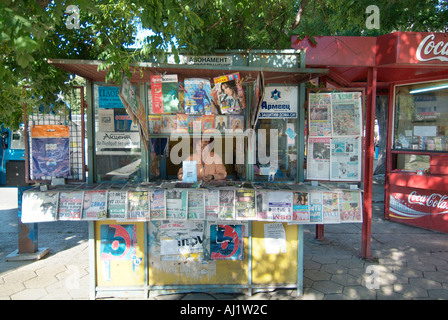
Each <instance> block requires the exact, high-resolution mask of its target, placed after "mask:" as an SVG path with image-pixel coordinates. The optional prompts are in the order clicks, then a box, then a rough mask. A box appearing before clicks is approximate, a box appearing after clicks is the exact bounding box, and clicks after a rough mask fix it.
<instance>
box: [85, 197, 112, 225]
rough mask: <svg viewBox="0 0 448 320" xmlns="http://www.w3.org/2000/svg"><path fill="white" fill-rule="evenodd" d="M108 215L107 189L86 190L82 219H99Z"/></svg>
mask: <svg viewBox="0 0 448 320" xmlns="http://www.w3.org/2000/svg"><path fill="white" fill-rule="evenodd" d="M106 217H107V191H105V190H91V191H84V198H83V203H82V219H83V220H98V219H106Z"/></svg>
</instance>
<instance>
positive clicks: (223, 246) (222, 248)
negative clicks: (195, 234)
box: [210, 224, 244, 260]
mask: <svg viewBox="0 0 448 320" xmlns="http://www.w3.org/2000/svg"><path fill="white" fill-rule="evenodd" d="M210 256H211V258H212V260H244V225H230V224H212V225H210Z"/></svg>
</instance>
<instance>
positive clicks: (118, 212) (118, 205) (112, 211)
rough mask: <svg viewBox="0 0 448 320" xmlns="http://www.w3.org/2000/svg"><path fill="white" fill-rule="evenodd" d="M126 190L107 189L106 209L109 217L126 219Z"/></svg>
mask: <svg viewBox="0 0 448 320" xmlns="http://www.w3.org/2000/svg"><path fill="white" fill-rule="evenodd" d="M126 208H127V192H126V191H120V190H109V191H108V193H107V209H108V211H109V218H110V219H116V220H123V219H126Z"/></svg>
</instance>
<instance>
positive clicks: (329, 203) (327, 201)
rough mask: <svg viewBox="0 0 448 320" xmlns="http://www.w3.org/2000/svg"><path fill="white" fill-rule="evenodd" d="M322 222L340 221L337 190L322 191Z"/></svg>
mask: <svg viewBox="0 0 448 320" xmlns="http://www.w3.org/2000/svg"><path fill="white" fill-rule="evenodd" d="M322 220H323V223H325V224H326V223H340V222H341V214H340V212H339V194H338V193H337V192H322Z"/></svg>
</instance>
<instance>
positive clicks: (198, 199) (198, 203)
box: [188, 190, 205, 220]
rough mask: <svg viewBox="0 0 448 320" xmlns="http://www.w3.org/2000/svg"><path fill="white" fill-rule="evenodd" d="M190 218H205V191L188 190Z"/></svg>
mask: <svg viewBox="0 0 448 320" xmlns="http://www.w3.org/2000/svg"><path fill="white" fill-rule="evenodd" d="M188 219H191V220H205V199H204V192H203V191H202V190H199V191H188Z"/></svg>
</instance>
